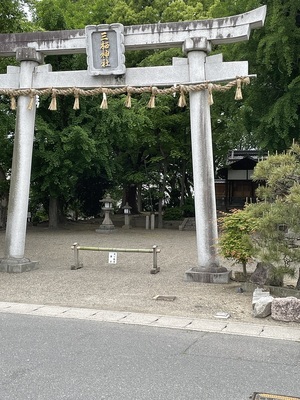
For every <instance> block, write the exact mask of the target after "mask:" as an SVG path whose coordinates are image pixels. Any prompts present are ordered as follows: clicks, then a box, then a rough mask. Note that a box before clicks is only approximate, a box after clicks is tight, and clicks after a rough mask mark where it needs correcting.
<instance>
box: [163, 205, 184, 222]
mask: <svg viewBox="0 0 300 400" xmlns="http://www.w3.org/2000/svg"><path fill="white" fill-rule="evenodd" d="M163 219H164V220H165V221H179V220H181V219H182V209H181V208H180V207H170V208H166V209H165V212H164V216H163Z"/></svg>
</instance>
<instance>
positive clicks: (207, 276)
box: [184, 268, 232, 284]
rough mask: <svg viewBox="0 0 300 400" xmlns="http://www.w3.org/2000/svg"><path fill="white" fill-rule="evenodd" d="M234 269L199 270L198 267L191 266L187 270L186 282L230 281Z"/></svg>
mask: <svg viewBox="0 0 300 400" xmlns="http://www.w3.org/2000/svg"><path fill="white" fill-rule="evenodd" d="M231 274H232V271H224V272H208V271H199V270H198V269H197V268H190V269H189V270H187V271H186V272H185V277H184V280H185V281H186V282H201V283H221V284H222V283H229V282H230V278H231Z"/></svg>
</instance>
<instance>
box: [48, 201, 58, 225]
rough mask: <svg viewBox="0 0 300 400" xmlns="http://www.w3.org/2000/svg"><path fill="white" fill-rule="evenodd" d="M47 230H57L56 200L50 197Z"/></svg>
mask: <svg viewBox="0 0 300 400" xmlns="http://www.w3.org/2000/svg"><path fill="white" fill-rule="evenodd" d="M49 228H52V229H56V228H58V199H57V197H52V196H50V199H49Z"/></svg>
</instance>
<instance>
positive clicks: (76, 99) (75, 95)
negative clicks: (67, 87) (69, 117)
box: [73, 89, 80, 110]
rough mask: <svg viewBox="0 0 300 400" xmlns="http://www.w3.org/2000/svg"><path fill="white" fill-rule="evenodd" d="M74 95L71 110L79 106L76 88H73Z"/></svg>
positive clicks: (77, 108)
mask: <svg viewBox="0 0 300 400" xmlns="http://www.w3.org/2000/svg"><path fill="white" fill-rule="evenodd" d="M74 97H75V100H74V105H73V110H79V108H80V106H79V93H78V90H77V89H75V90H74Z"/></svg>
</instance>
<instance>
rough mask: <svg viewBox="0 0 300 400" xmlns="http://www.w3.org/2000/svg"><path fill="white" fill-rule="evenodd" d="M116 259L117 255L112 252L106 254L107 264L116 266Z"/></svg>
mask: <svg viewBox="0 0 300 400" xmlns="http://www.w3.org/2000/svg"><path fill="white" fill-rule="evenodd" d="M117 258H118V253H116V252H112V251H111V252H109V253H108V263H109V264H117Z"/></svg>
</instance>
